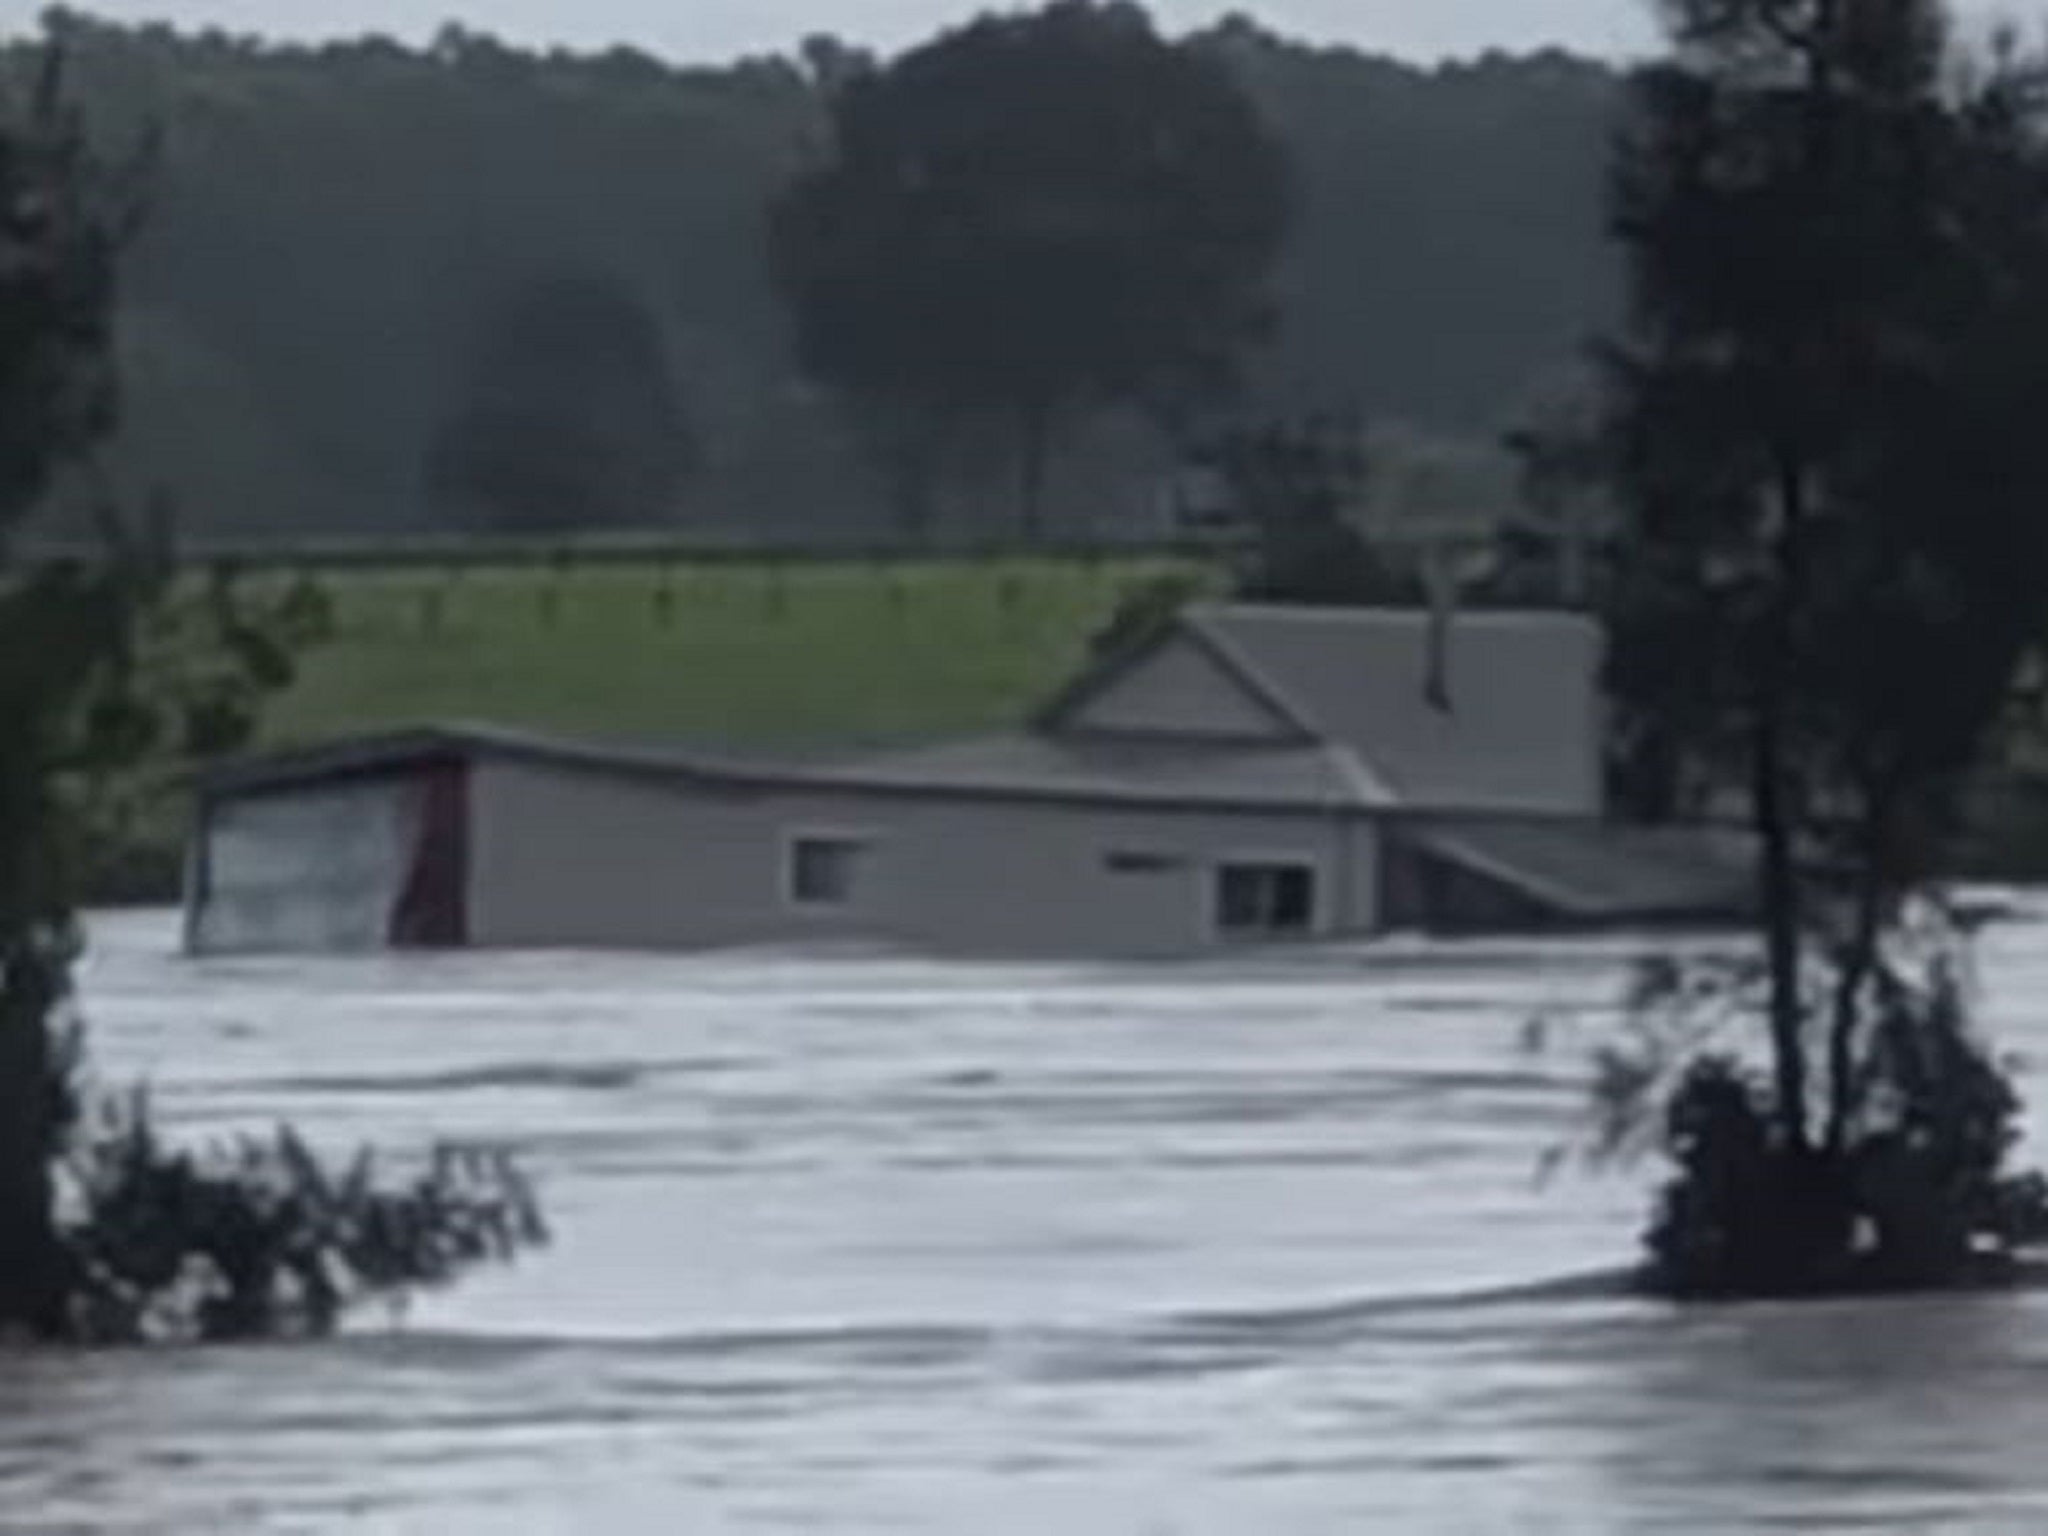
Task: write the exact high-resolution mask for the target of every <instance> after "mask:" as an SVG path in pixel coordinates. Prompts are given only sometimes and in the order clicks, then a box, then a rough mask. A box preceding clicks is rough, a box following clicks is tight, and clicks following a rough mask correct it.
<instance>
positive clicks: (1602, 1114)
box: [1589, 915, 2048, 1298]
mask: <svg viewBox="0 0 2048 1536" xmlns="http://www.w3.org/2000/svg"><path fill="white" fill-rule="evenodd" d="M1921 921H1922V924H1923V926H1922V927H1921V929H1920V930H1919V931H1918V932H1917V933H1915V932H1912V931H1910V930H1902V931H1901V933H1899V934H1895V935H1894V936H1893V940H1892V942H1891V943H1890V944H1888V945H1887V946H1886V947H1885V949H1884V951H1883V953H1882V955H1881V958H1880V961H1879V963H1878V966H1877V968H1876V972H1875V978H1874V985H1873V987H1872V989H1871V998H1872V1001H1871V1003H1870V1005H1869V1006H1868V1007H1867V1009H1866V1010H1865V1011H1864V1013H1863V1015H1862V1017H1861V1018H1860V1020H1859V1023H1858V1028H1857V1030H1856V1032H1855V1049H1854V1050H1853V1051H1852V1052H1851V1053H1850V1055H1849V1056H1848V1057H1846V1058H1845V1059H1844V1060H1843V1062H1842V1063H1841V1065H1842V1066H1843V1068H1844V1069H1845V1070H1846V1072H1847V1074H1848V1079H1847V1081H1846V1083H1845V1085H1844V1088H1843V1090H1842V1092H1843V1097H1844V1100H1845V1102H1846V1103H1847V1105H1848V1112H1847V1114H1846V1115H1845V1116H1844V1117H1843V1119H1842V1121H1841V1124H1840V1126H1839V1128H1838V1129H1837V1130H1836V1132H1835V1133H1834V1134H1831V1135H1830V1136H1828V1137H1826V1138H1824V1139H1820V1140H1817V1141H1816V1140H1801V1141H1799V1142H1796V1143H1795V1142H1791V1141H1788V1139H1787V1138H1786V1137H1785V1136H1784V1135H1783V1134H1782V1130H1781V1128H1782V1126H1783V1125H1784V1124H1785V1123H1786V1120H1785V1117H1784V1116H1782V1115H1781V1114H1779V1112H1778V1106H1777V1104H1776V1102H1775V1099H1774V1097H1773V1085H1772V1078H1771V1074H1770V1073H1769V1072H1768V1071H1767V1070H1762V1069H1761V1068H1760V1067H1759V1066H1758V1065H1757V1063H1756V1062H1755V1061H1754V1059H1753V1058H1750V1057H1746V1056H1745V1055H1744V1053H1743V1051H1742V1048H1741V1047H1742V1044H1743V1042H1742V1041H1740V1040H1739V1039H1736V1038H1734V1036H1733V1031H1734V1030H1735V1029H1736V1028H1738V1027H1739V1026H1740V1025H1741V1024H1742V1023H1744V1022H1750V1023H1753V1022H1754V1020H1755V1019H1756V1018H1757V1017H1758V1012H1757V991H1758V988H1759V987H1760V986H1761V985H1762V984H1763V982H1762V977H1761V975H1760V967H1758V966H1757V965H1755V964H1753V963H1731V962H1727V961H1697V962H1692V963H1684V962H1679V961H1674V960H1672V959H1669V958H1665V957H1659V958H1656V959H1653V960H1649V961H1645V962H1644V963H1643V964H1642V965H1641V967H1640V968H1639V971H1638V976H1637V982H1636V986H1635V989H1634V991H1633V994H1632V996H1631V998H1630V1000H1629V1010H1628V1022H1627V1024H1626V1026H1625V1028H1624V1032H1623V1038H1622V1039H1621V1040H1620V1041H1618V1042H1616V1043H1615V1044H1613V1045H1610V1046H1608V1047H1606V1048H1604V1049H1602V1050H1601V1051H1600V1052H1599V1053H1598V1055H1597V1056H1596V1072H1595V1075H1594V1080H1593V1089H1592V1095H1593V1107H1594V1124H1595V1130H1594V1135H1593V1141H1592V1145H1591V1148H1590V1149H1589V1150H1590V1151H1591V1153H1592V1154H1593V1155H1594V1157H1595V1158H1596V1159H1615V1158H1624V1157H1628V1156H1631V1155H1634V1154H1637V1153H1639V1152H1642V1151H1644V1150H1650V1149H1654V1150H1655V1151H1657V1152H1658V1153H1660V1154H1661V1155H1662V1156H1664V1157H1665V1158H1667V1159H1668V1160H1669V1161H1670V1163H1671V1164H1672V1165H1673V1166H1674V1169H1675V1172H1674V1174H1673V1176H1672V1178H1671V1179H1670V1180H1669V1182H1668V1183H1667V1184H1666V1185H1665V1186H1664V1188H1663V1191H1662V1193H1661V1194H1660V1196H1659V1199H1658V1202H1657V1207H1656V1211H1655V1214H1654V1216H1653V1218H1652V1220H1651V1223H1650V1226H1649V1229H1648V1231H1647V1233H1646V1234H1645V1245H1646V1248H1647V1250H1648V1262H1647V1264H1646V1266H1645V1269H1644V1272H1643V1280H1644V1283H1645V1284H1646V1286H1647V1287H1648V1288H1649V1289H1651V1290H1653V1291H1655V1292H1657V1293H1659V1294H1663V1295H1669V1296H1674V1297H1681V1298H1727V1297H1738V1296H1792V1295H1810V1294H1822V1293H1838V1292H1846V1291H1858V1290H1884V1289H1909V1288H1921V1287H1932V1286H1948V1285H1960V1284H1993V1283H1998V1282H2000V1281H2003V1280H2009V1279H2011V1278H2014V1277H2015V1276H2016V1275H2017V1274H2018V1272H2019V1257H2020V1255H2021V1252H2022V1251H2023V1250H2024V1249H2025V1248H2026V1247H2027V1246H2028V1245H2030V1244H2037V1243H2041V1242H2043V1241H2044V1240H2048V1181H2044V1180H2043V1179H2042V1178H2041V1176H2040V1175H2038V1174H2023V1175H2015V1174H2012V1173H2010V1172H2008V1171H2007V1166H2006V1165H2007V1159H2008V1157H2009V1155H2010V1153H2011V1151H2012V1149H2013V1147H2014V1144H2015V1143H2016V1141H2017V1140H2018V1129H2017V1124H2016V1122H2017V1119H2018V1115H2019V1111H2020V1107H2021V1106H2020V1099H2019V1095H2018V1094H2017V1092H2016V1091H2015V1090H2014V1088H2013V1085H2012V1082H2011V1078H2010V1076H2009V1074H2008V1072H2007V1070H2006V1068H2005V1067H2004V1065H2003V1064H2002V1063H2000V1062H1999V1061H1997V1060H1996V1059H1995V1058H1994V1057H1993V1056H1992V1055H1991V1054H1990V1053H1989V1051H1988V1050H1986V1048H1985V1047H1984V1045H1983V1044H1982V1042H1981V1040H1980V1039H1979V1037H1978V1036H1977V1034H1976V1032H1975V1031H1974V1030H1973V1028H1972V1026H1971V1022H1970V1010H1969V1006H1968V995H1967V987H1966V985H1965V980H1964V977H1965V966H1964V961H1965V960H1966V958H1967V955H1966V950H1965V947H1964V946H1965V940H1964V938H1963V937H1962V936H1961V935H1960V934H1959V933H1958V932H1956V931H1955V929H1954V928H1953V926H1952V925H1950V924H1947V923H1945V922H1943V921H1941V920H1940V919H1938V918H1934V919H1929V918H1928V917H1927V916H1925V915H1923V917H1922V919H1921ZM1930 928H1931V931H1930ZM1808 980H1809V985H1810V988H1811V990H1812V991H1813V992H1814V993H1815V995H1816V996H1823V995H1825V993H1824V992H1823V990H1822V989H1824V988H1827V987H1830V986H1831V985H1833V984H1834V983H1836V982H1838V980H1839V977H1838V976H1837V975H1836V974H1835V973H1834V970H1833V967H1832V965H1831V964H1828V963H1824V962H1819V961H1813V962H1812V963H1810V964H1809V967H1808ZM1814 1012H1815V1013H1816V1014H1817V1013H1818V1010H1814ZM1820 1086H1821V1087H1822V1088H1823V1089H1824V1090H1826V1096H1827V1097H1829V1098H1830V1099H1832V1098H1833V1097H1834V1090H1833V1086H1832V1084H1829V1083H1823V1084H1821V1085H1820Z"/></svg>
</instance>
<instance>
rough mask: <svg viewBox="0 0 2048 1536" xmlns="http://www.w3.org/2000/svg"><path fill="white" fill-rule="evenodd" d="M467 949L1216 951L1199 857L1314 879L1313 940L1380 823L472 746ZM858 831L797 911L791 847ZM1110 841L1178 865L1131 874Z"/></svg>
mask: <svg viewBox="0 0 2048 1536" xmlns="http://www.w3.org/2000/svg"><path fill="white" fill-rule="evenodd" d="M470 794H471V815H472V818H473V819H472V835H471V839H470V846H471V866H470V892H469V897H470V931H471V939H472V942H474V943H477V944H480V945H495V946H504V947H518V946H573V945H595V946H625V947H642V948H689V947H716V946H727V945H743V944H756V943H789V942H792V941H795V942H802V941H804V940H806V939H813V940H821V941H822V940H841V939H862V940H879V941H883V942H890V943H902V944H906V945H912V946H916V947H922V948H928V949H935V950H941V951H945V952H949V953H957V954H978V955H1102V956H1106V957H1107V956H1129V957H1143V956H1161V957H1164V956H1176V955H1188V954H1194V953H1199V952H1202V951H1204V950H1206V949H1210V948H1213V947H1216V946H1217V945H1218V944H1219V943H1222V942H1224V941H1221V940H1219V938H1218V936H1217V934H1216V932H1215V928H1214V922H1213V911H1212V901H1213V893H1214V878H1213V869H1214V866H1215V864H1216V862H1217V861H1219V860H1224V859H1229V858H1233V857H1240V858H1242V857H1249V858H1273V859H1287V860H1300V861H1302V862H1305V863H1310V864H1312V865H1314V867H1315V868H1316V869H1317V871H1318V876H1319V878H1318V880H1317V887H1318V906H1319V910H1318V912H1317V931H1318V932H1319V933H1320V934H1325V935H1327V934H1337V933H1359V932H1366V931H1370V930H1371V929H1372V927H1373V926H1374V924H1375V920H1376V917H1377V910H1376V899H1377V891H1378V884H1379V882H1378V833H1377V829H1376V828H1375V827H1374V825H1373V824H1372V823H1371V822H1370V821H1369V820H1366V819H1364V818H1359V817H1349V818H1343V817H1339V816H1336V815H1327V814H1318V813H1306V812H1304V813H1260V814H1243V813H1234V812H1212V811H1202V812H1192V811H1179V810H1172V809H1152V808H1134V809H1110V808H1101V807H1096V806H1085V805H1069V804H1064V803H1056V802H1046V801H1037V802H1033V801H1016V800H1012V801H1002V800H996V799H993V798H984V797H975V798H968V797H951V798H940V797H933V796H921V797H912V796H907V795H889V794H872V793H860V792H852V791H848V792H841V791H837V790H834V791H831V792H815V791H805V792H801V793H796V792H781V791H776V792H763V793H754V794H736V793H731V792H721V791H717V790H714V789H709V788H704V787H698V786H693V785H690V784H687V783H682V782H675V781H662V780H657V779H652V778H633V777H630V776H625V775H614V774H609V773H603V772H593V771H586V770H582V769H577V768H568V767H556V766H550V765H543V764H537V763H531V762H526V761H515V760H510V759H499V758H484V759H480V760H478V761H477V762H476V763H475V765H474V768H473V772H472V778H471V782H470ZM806 833H809V834H825V835H831V834H843V835H851V836H856V837H859V838H861V839H863V840H864V841H865V842H866V844H867V846H868V852H867V854H866V855H865V857H864V861H863V864H862V868H861V879H860V881H859V888H858V889H857V891H856V893H855V899H854V901H852V902H851V903H850V904H849V905H847V906H846V907H844V908H834V909H824V910H812V909H800V908H797V907H795V906H793V905H792V903H791V902H790V901H789V899H788V893H787V891H786V889H785V882H786V879H787V853H786V844H787V841H788V839H789V838H791V837H792V836H795V835H799V834H806ZM1113 853H1121V854H1140V855H1152V856H1164V857H1167V858H1169V859H1172V860H1175V861H1177V862H1176V863H1175V864H1174V865H1173V867H1169V868H1165V869H1157V870H1148V871H1145V872H1139V873H1125V872H1120V871H1117V870H1113V869H1112V868H1111V867H1110V865H1109V863H1108V856H1109V855H1111V854H1113Z"/></svg>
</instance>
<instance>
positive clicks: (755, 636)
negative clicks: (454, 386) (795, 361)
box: [96, 556, 1200, 899]
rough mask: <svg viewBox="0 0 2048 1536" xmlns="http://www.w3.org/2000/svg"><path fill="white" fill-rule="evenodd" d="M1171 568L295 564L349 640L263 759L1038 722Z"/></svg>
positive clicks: (923, 731) (1120, 561)
mask: <svg viewBox="0 0 2048 1536" xmlns="http://www.w3.org/2000/svg"><path fill="white" fill-rule="evenodd" d="M1199 569H1200V568H1199V567H1197V566H1195V565H1193V564H1191V562H1189V561H1188V560H1186V559H1179V558H1174V557H1168V556H1129V557H1126V556H1116V557H1103V558H1085V557H1044V558H991V559H969V558H949V559H938V558H934V559H931V560H902V559H888V560H864V559H863V560H857V559H850V558H849V559H844V560H791V561H786V562H782V561H775V562H771V561H765V560H706V561H699V562H690V561H655V560H651V559H650V560H645V561H618V560H609V561H605V562H602V563H587V564H576V565H564V564H561V563H546V562H542V563H521V564H515V563H486V562H482V561H478V562H473V563H465V562H460V561H457V562H445V561H435V562H405V563H399V564H393V565H390V566H380V565H374V564H369V565H357V564H351V565H345V566H333V567H328V568H314V569H311V570H309V571H302V570H298V569H293V568H290V567H288V566H283V565H280V566H278V567H275V568H269V569H257V570H250V571H248V572H247V573H245V574H244V575H242V576H241V577H239V578H238V579H239V581H240V582H241V583H242V584H243V585H244V588H245V589H246V590H249V591H251V592H252V593H253V592H256V591H259V590H262V589H265V588H268V589H270V590H273V591H275V590H280V589H282V587H283V586H284V585H286V584H288V583H292V582H297V581H299V580H301V579H309V580H311V581H312V582H313V583H314V584H315V585H316V586H317V588H318V590H319V591H320V593H321V594H322V596H323V597H324V599H325V602H326V604H327V606H328V609H329V612H330V614H331V634H330V637H329V638H328V639H327V640H325V641H324V642H323V643H321V644H319V645H317V646H315V647H313V648H312V649H310V650H308V651H306V652H305V653H304V654H302V655H301V656H300V657H299V658H298V666H297V670H298V676H297V679H296V680H295V681H294V682H293V684H292V685H291V686H290V687H289V688H287V689H286V690H285V691H283V692H282V693H280V694H277V695H275V696H273V697H272V698H271V699H270V700H269V701H268V703H267V705H266V707H265V710H264V715H263V720H262V725H261V729H260V734H259V740H258V745H259V746H286V745H298V744H303V743H307V742H315V741H323V740H331V739H334V738H337V737H345V736H350V735H354V734H357V733H360V732H366V731H374V730H378V729H382V728H387V727H392V726H401V725H417V724H427V723H434V722H449V721H468V722H482V723H489V724H496V725H507V726H515V727H521V728H525V729H530V730H536V731H543V732H553V733H559V734H567V735H573V736H577V737H587V738H592V739H618V740H633V741H640V742H650V741H664V740H668V741H695V742H704V743H722V744H728V745H734V746H748V745H766V746H783V745H786V746H792V747H806V746H829V745H833V744H862V743H879V742H888V741H896V740H907V739H916V738H923V737H931V736H935V735H942V734H947V733H951V732H959V731H974V730H983V729H991V728H999V727H1001V726H1003V725H1006V724H1010V723H1012V722H1015V721H1017V720H1019V719H1021V718H1022V717H1023V716H1024V715H1025V714H1026V713H1027V712H1028V711H1029V709H1030V708H1031V707H1032V706H1033V705H1034V704H1036V703H1038V702H1039V701H1041V700H1042V699H1043V698H1045V697H1046V696H1047V694H1048V693H1049V692H1050V691H1051V690H1052V689H1053V688H1055V687H1056V686H1057V685H1058V684H1059V682H1060V681H1061V680H1062V679H1063V678H1064V677H1065V676H1067V675H1068V674H1069V673H1070V672H1071V671H1072V669H1073V668H1074V667H1075V666H1076V665H1078V664H1079V662H1080V661H1081V659H1082V658H1083V656H1084V655H1085V653H1086V650H1087V644H1088V639H1089V637H1090V636H1091V635H1092V634H1093V633H1095V631H1096V630H1097V629H1098V628H1099V627H1100V626H1101V625H1102V624H1103V623H1104V622H1105V621H1106V620H1107V619H1108V617H1109V615H1110V613H1111V612H1112V611H1113V610H1114V608H1115V607H1116V604H1117V602H1118V600H1119V599H1120V598H1121V597H1122V596H1123V595H1124V594H1125V593H1126V592H1128V591H1130V590H1132V589H1133V588H1134V587H1135V586H1137V585H1138V584H1140V583H1143V582H1145V581H1147V580H1149V579H1152V578H1155V577H1159V576H1163V575H1167V574H1171V573H1177V572H1194V571H1198V570H1199ZM186 812H187V805H186V799H185V796H184V794H183V793H182V791H181V790H180V789H179V788H176V787H173V788H170V789H168V790H166V791H165V792H163V793H160V794H152V795H151V796H150V797H149V800H148V803H147V805H146V807H145V809H144V812H143V814H142V815H141V817H140V818H139V820H138V821H137V823H136V825H135V829H134V831H133V833H132V835H131V836H130V838H129V839H128V841H129V844H130V846H129V847H127V848H125V849H124V850H122V852H121V854H120V856H119V858H118V859H116V860H114V861H113V862H112V865H111V866H110V867H109V868H108V869H106V870H104V871H102V872H101V875H100V878H99V879H98V881H97V882H96V883H97V884H98V885H99V886H100V890H99V891H98V894H99V895H100V897H101V898H102V899H115V898H129V899H134V898H145V899H164V898H167V897H168V896H169V895H170V894H171V893H172V891H173V890H174V889H175V882H176V871H177V868H178V863H179V858H178V849H179V847H180V844H181V843H182V838H183V829H184V825H185V819H186Z"/></svg>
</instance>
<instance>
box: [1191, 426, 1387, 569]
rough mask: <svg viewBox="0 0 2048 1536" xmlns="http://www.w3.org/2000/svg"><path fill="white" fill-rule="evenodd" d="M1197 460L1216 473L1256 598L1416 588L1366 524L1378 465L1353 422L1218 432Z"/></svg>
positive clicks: (1197, 451) (1241, 562)
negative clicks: (1365, 514)
mask: <svg viewBox="0 0 2048 1536" xmlns="http://www.w3.org/2000/svg"><path fill="white" fill-rule="evenodd" d="M1193 460H1194V462H1195V464H1197V465H1198V466H1200V467H1202V468H1204V469H1206V470H1208V471H1209V472H1210V473H1211V474H1213V475H1214V476H1215V478H1216V480H1217V481H1218V482H1219V484H1220V487H1221V490H1222V494H1223V497H1224V500H1225V510H1226V513H1227V517H1228V521H1229V524H1230V525H1231V527H1232V528H1233V529H1234V531H1235V536H1236V538H1237V539H1238V541H1239V543H1240V553H1239V558H1238V562H1237V563H1238V571H1237V591H1238V595H1240V596H1242V597H1245V598H1247V599H1250V600H1252V601H1255V602H1283V603H1374V602H1383V603H1399V602H1413V601H1415V600H1417V598H1418V597H1419V595H1420V592H1419V587H1418V585H1417V583H1416V581H1415V580H1414V575H1413V572H1412V571H1410V572H1408V573H1405V574H1406V576H1407V579H1406V580H1404V579H1403V573H1399V572H1397V571H1396V570H1395V569H1393V568H1392V567H1391V566H1390V565H1389V564H1388V562H1386V561H1384V560H1383V559H1382V558H1381V557H1380V556H1379V554H1378V553H1377V552H1376V551H1375V550H1374V549H1373V548H1372V547H1371V544H1370V542H1369V541H1368V539H1367V537H1366V535H1365V534H1364V533H1363V532H1361V530H1360V527H1359V520H1360V517H1361V514H1362V512H1363V508H1364V503H1365V497H1366V490H1367V487H1368V485H1369V484H1370V482H1371V479H1372V476H1373V474H1374V471H1375V469H1376V466H1375V465H1374V464H1373V463H1372V461H1371V459H1370V457H1369V455H1368V451H1367V446H1366V440H1365V435H1364V433H1363V432H1362V431H1361V430H1360V427H1359V425H1358V424H1357V423H1356V422H1351V421H1346V420H1344V419H1342V418H1335V419H1333V418H1331V417H1328V416H1320V417H1312V418H1309V419H1307V420H1305V421H1300V422H1266V423H1261V424H1257V425H1241V426H1235V427H1231V428H1228V429H1225V430H1222V431H1218V432H1215V433H1213V434H1211V435H1209V436H1207V437H1206V438H1204V439H1203V440H1201V442H1200V443H1199V444H1198V445H1197V447H1196V449H1195V452H1194V454H1193Z"/></svg>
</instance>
